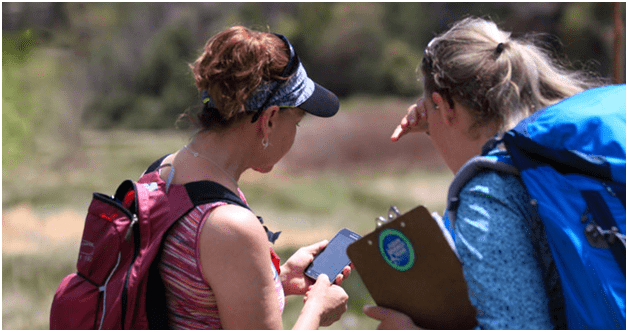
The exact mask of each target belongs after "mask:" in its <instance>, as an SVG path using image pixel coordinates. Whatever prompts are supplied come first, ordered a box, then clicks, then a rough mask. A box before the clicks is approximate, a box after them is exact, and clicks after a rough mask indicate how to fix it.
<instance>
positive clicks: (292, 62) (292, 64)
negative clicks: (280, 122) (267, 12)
mask: <svg viewBox="0 0 628 332" xmlns="http://www.w3.org/2000/svg"><path fill="white" fill-rule="evenodd" d="M275 36H277V37H279V38H280V39H281V40H283V42H284V43H285V44H286V46H287V47H288V50H289V51H290V59H289V60H288V64H287V65H286V67H285V68H284V70H283V72H282V73H281V76H282V77H287V76H289V75H291V74H292V73H294V71H295V70H296V69H297V68H298V67H299V56H298V55H297V53H296V52H295V51H294V47H292V44H290V42H289V41H288V38H286V37H285V36H284V35H280V34H278V33H275ZM283 82H285V80H278V81H277V85H276V86H275V88H274V89H273V90H272V91H271V93H270V94H269V95H268V97H267V98H266V101H264V103H263V104H262V107H260V108H258V109H257V111H255V114H254V115H253V119H251V123H253V122H255V121H257V119H259V117H260V115H262V111H263V110H265V109H266V107H268V103H269V102H270V100H271V99H273V97H274V96H275V94H277V91H279V88H280V87H281V85H282V84H283Z"/></svg>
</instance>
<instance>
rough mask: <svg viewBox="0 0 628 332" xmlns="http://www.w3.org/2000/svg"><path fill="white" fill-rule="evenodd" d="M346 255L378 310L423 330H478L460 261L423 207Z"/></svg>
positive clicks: (386, 226)
mask: <svg viewBox="0 0 628 332" xmlns="http://www.w3.org/2000/svg"><path fill="white" fill-rule="evenodd" d="M389 218H390V217H389ZM391 219H392V218H391ZM408 243H409V245H408ZM347 255H348V256H349V258H350V259H351V262H352V263H353V266H354V267H355V270H356V271H357V272H358V274H359V275H360V277H361V278H362V281H363V282H364V284H365V286H366V288H367V289H368V291H369V293H370V294H371V297H373V300H375V303H377V305H378V306H381V307H386V308H390V309H394V310H397V311H400V312H403V313H405V314H406V315H408V316H410V317H411V318H412V320H413V321H414V323H415V324H416V325H418V326H420V327H422V328H427V329H441V330H442V329H469V328H473V327H475V326H476V325H477V321H476V319H475V316H476V310H475V308H474V307H473V306H472V305H471V303H470V302H469V296H468V293H467V284H466V282H465V280H464V277H463V275H462V267H461V265H460V261H459V260H458V257H457V256H456V254H455V253H454V252H453V250H452V249H451V247H450V246H449V244H448V243H447V240H446V239H445V237H444V236H443V233H442V231H441V229H440V227H439V226H438V224H437V223H436V221H435V220H434V218H432V216H431V215H430V213H429V212H428V211H427V209H426V208H425V207H424V206H418V207H416V208H414V209H413V210H411V211H409V212H407V213H405V214H403V215H400V216H398V217H396V218H394V219H392V220H391V221H389V222H386V223H384V224H383V225H381V226H379V227H377V229H375V231H373V232H371V233H369V234H367V235H365V236H364V237H362V238H361V239H360V240H358V241H356V242H354V243H352V244H351V245H350V246H349V247H348V248H347Z"/></svg>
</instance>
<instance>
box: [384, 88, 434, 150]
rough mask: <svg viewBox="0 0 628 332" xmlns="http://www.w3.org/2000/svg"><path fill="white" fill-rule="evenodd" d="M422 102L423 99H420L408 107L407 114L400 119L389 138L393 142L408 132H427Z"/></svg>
mask: <svg viewBox="0 0 628 332" xmlns="http://www.w3.org/2000/svg"><path fill="white" fill-rule="evenodd" d="M423 101H424V97H421V98H420V99H419V100H417V102H416V104H413V105H411V106H410V107H408V113H407V114H406V115H405V116H404V117H403V119H401V123H400V124H399V125H398V126H397V128H395V131H394V132H393V134H392V136H391V137H390V139H391V140H392V141H393V142H396V141H398V140H399V139H400V138H401V137H402V136H404V135H405V134H407V133H410V132H427V129H428V124H427V117H426V113H425V105H424V103H423Z"/></svg>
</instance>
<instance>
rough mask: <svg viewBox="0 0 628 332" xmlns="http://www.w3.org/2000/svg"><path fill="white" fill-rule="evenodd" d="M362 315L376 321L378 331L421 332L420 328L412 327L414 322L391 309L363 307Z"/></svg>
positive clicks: (371, 306)
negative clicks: (419, 331) (404, 331)
mask: <svg viewBox="0 0 628 332" xmlns="http://www.w3.org/2000/svg"><path fill="white" fill-rule="evenodd" d="M362 311H364V313H365V314H366V315H367V316H369V317H371V318H373V319H376V320H378V321H380V323H379V325H377V329H378V330H421V328H420V327H418V326H416V325H414V322H413V321H412V319H411V318H410V317H408V316H407V315H406V314H403V313H401V312H399V311H395V310H392V309H387V308H383V307H378V306H373V305H365V306H364V307H363V308H362Z"/></svg>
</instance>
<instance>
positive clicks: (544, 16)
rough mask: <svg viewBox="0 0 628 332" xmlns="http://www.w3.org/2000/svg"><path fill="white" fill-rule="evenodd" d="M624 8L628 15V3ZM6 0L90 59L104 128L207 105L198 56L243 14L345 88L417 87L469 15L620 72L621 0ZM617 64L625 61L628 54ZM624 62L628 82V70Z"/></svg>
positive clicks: (92, 119) (590, 65)
mask: <svg viewBox="0 0 628 332" xmlns="http://www.w3.org/2000/svg"><path fill="white" fill-rule="evenodd" d="M620 7H621V8H620V15H619V16H620V18H621V19H622V20H623V22H625V15H626V14H625V8H626V6H625V3H621V4H620ZM2 8H3V35H7V34H8V33H10V32H16V31H25V30H26V29H29V28H30V29H31V31H33V32H35V33H37V34H38V35H39V36H40V37H39V40H40V43H41V44H42V45H45V46H46V47H56V48H64V49H71V50H73V51H74V55H75V56H76V59H77V61H76V65H77V66H78V65H81V64H82V65H85V64H86V68H87V72H88V77H89V84H88V86H87V87H81V89H78V88H77V91H80V93H81V94H82V95H83V96H85V98H87V96H91V95H93V96H94V97H93V99H92V100H91V102H90V103H89V106H87V107H85V110H84V111H83V114H84V116H83V119H84V121H85V122H86V123H89V124H90V125H92V126H96V127H100V128H111V127H116V126H124V127H133V128H137V127H141V128H171V127H172V125H173V122H174V119H175V118H176V114H178V113H180V112H182V111H184V110H185V109H186V108H187V107H189V106H192V105H196V104H198V93H197V91H196V89H195V88H194V86H193V81H192V80H191V77H190V76H189V75H190V74H189V69H188V67H187V64H188V63H189V62H192V61H193V60H194V59H195V58H196V56H197V55H198V54H199V52H200V50H201V49H202V46H203V44H204V43H205V41H206V40H207V38H209V37H210V36H211V35H213V34H215V33H216V32H218V31H220V30H223V29H224V28H226V27H228V26H232V25H235V24H241V25H245V26H248V27H252V28H255V29H258V30H263V31H277V32H280V33H282V34H284V35H286V36H287V37H288V38H289V39H290V40H291V42H292V43H293V44H294V45H295V48H296V49H297V51H298V53H299V56H300V57H301V59H302V60H303V63H304V64H305V66H306V69H307V70H308V73H309V75H310V76H311V77H312V78H313V79H314V80H316V81H318V82H319V83H321V84H323V85H325V86H327V87H329V88H330V89H331V90H332V91H334V92H336V93H337V94H338V95H339V96H341V97H348V96H351V95H354V94H371V95H398V96H415V95H418V94H419V93H420V91H419V87H420V84H417V82H416V75H415V69H416V67H417V65H418V64H419V62H420V60H421V57H422V53H423V48H424V47H425V45H426V44H427V42H428V41H429V40H430V39H431V38H432V37H433V36H434V35H435V34H437V33H440V32H442V31H444V30H445V29H447V27H448V26H449V25H451V24H452V23H453V22H455V21H457V20H459V19H461V18H462V17H465V16H468V15H474V16H481V17H488V18H490V19H493V20H494V21H496V22H497V23H498V24H499V25H500V26H501V27H503V28H504V29H506V30H510V31H512V32H513V35H514V36H520V35H523V34H527V33H534V34H538V35H540V36H542V37H543V38H544V39H545V42H546V43H547V44H548V45H550V46H551V47H552V48H553V49H554V51H555V53H556V54H557V56H558V57H559V58H562V59H563V60H564V59H568V60H570V62H571V63H573V64H574V66H575V67H576V68H585V69H589V70H591V71H595V72H599V73H601V75H603V76H606V77H610V76H611V75H612V73H613V72H614V70H613V69H614V68H613V64H612V60H613V39H614V34H613V26H614V22H613V12H612V8H613V5H612V4H610V3H552V2H549V3H527V2H526V3H503V2H497V3H491V2H488V3H486V2H483V3H442V2H439V3H407V2H403V3H397V2H382V3H377V2H376V3H372V2H368V3H342V2H338V3H323V2H306V3H290V2H288V3H286V2H263V3H256V2H246V3H211V2H210V3H3V4H2ZM624 39H625V37H624ZM624 53H625V52H624ZM618 63H620V64H624V63H625V54H624V55H623V62H622V61H619V62H618ZM76 72H80V70H79V71H76ZM619 72H621V73H623V76H624V81H625V70H620V71H619ZM50 89H54V87H50ZM86 89H87V90H89V91H93V93H84V90H86ZM77 93H79V92H77ZM59 111H62V110H59Z"/></svg>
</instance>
